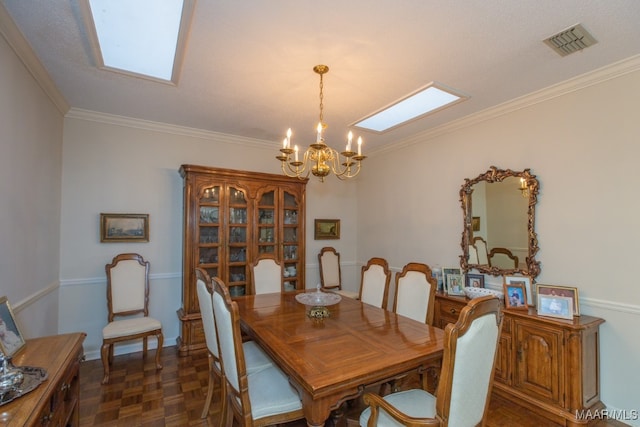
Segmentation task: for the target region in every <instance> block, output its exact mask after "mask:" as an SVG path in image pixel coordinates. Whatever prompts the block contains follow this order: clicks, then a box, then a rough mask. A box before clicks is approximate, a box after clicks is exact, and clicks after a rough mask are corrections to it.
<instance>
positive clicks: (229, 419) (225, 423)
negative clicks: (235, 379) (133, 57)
mask: <svg viewBox="0 0 640 427" xmlns="http://www.w3.org/2000/svg"><path fill="white" fill-rule="evenodd" d="M225 387H226V386H225ZM223 396H224V401H223V402H222V412H221V413H220V419H221V421H222V423H221V424H220V425H221V427H231V426H232V425H233V409H232V408H229V407H230V406H231V403H230V402H227V399H228V398H229V396H227V395H226V393H223Z"/></svg>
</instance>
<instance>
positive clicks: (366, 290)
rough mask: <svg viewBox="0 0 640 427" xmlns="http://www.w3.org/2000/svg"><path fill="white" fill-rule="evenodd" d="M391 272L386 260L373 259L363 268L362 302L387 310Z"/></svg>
mask: <svg viewBox="0 0 640 427" xmlns="http://www.w3.org/2000/svg"><path fill="white" fill-rule="evenodd" d="M390 281H391V270H389V264H388V263H387V260H385V259H384V258H371V259H370V260H369V261H368V262H367V264H366V265H363V266H362V274H361V276H360V295H359V298H360V301H362V302H364V303H366V304H371V305H374V306H376V307H380V308H384V309H386V308H387V301H388V299H389V282H390Z"/></svg>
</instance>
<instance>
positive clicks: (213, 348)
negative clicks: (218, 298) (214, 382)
mask: <svg viewBox="0 0 640 427" xmlns="http://www.w3.org/2000/svg"><path fill="white" fill-rule="evenodd" d="M196 290H197V293H198V304H199V306H200V315H201V316H202V327H203V328H204V338H205V342H206V345H207V349H208V350H209V353H211V355H212V356H213V358H214V361H215V362H217V363H219V360H220V356H219V354H218V337H217V334H216V321H215V318H214V317H213V300H212V298H213V283H212V281H211V277H209V274H208V273H207V272H206V271H205V270H204V269H202V268H200V267H196Z"/></svg>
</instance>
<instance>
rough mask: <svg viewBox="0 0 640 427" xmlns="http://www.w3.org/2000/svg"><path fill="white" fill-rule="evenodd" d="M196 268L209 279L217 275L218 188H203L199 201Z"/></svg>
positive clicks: (218, 249)
mask: <svg viewBox="0 0 640 427" xmlns="http://www.w3.org/2000/svg"><path fill="white" fill-rule="evenodd" d="M199 209H200V218H199V220H198V231H197V233H198V266H199V267H202V268H204V269H205V270H206V271H207V273H209V275H210V276H211V277H215V276H217V275H218V273H219V269H218V266H219V262H220V187H219V186H212V187H207V188H204V189H203V191H202V195H201V197H200V199H199Z"/></svg>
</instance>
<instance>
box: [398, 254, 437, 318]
mask: <svg viewBox="0 0 640 427" xmlns="http://www.w3.org/2000/svg"><path fill="white" fill-rule="evenodd" d="M437 287H438V284H437V282H436V279H435V278H434V277H433V275H432V273H431V268H430V267H429V266H428V265H426V264H421V263H418V262H410V263H408V264H407V265H405V266H404V267H403V268H402V271H401V272H399V273H396V293H395V300H394V302H393V311H394V312H395V313H397V314H400V315H402V316H406V317H409V318H411V319H414V320H417V321H419V322H423V323H426V324H428V325H433V316H434V312H435V310H434V305H435V299H436V288H437Z"/></svg>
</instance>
